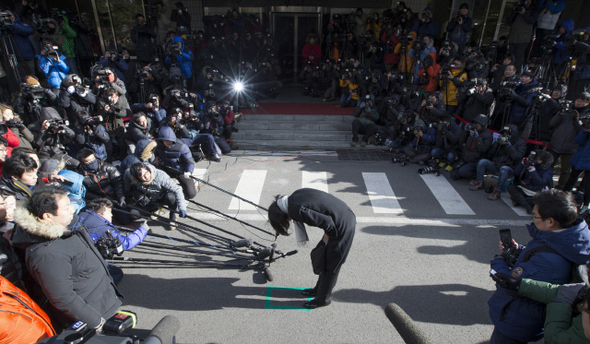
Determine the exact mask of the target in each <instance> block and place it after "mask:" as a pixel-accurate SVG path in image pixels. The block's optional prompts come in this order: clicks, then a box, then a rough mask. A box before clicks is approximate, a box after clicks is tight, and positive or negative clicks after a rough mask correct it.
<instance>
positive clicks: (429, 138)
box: [412, 127, 437, 153]
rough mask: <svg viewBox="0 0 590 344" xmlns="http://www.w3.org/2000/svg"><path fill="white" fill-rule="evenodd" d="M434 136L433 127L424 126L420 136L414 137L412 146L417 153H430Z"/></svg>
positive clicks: (434, 130)
mask: <svg viewBox="0 0 590 344" xmlns="http://www.w3.org/2000/svg"><path fill="white" fill-rule="evenodd" d="M436 136H437V135H436V128H435V127H428V128H425V129H424V131H423V135H422V137H421V138H419V139H418V137H414V139H413V140H412V147H414V148H416V151H417V152H419V153H430V151H431V150H432V148H434V144H435V143H436Z"/></svg>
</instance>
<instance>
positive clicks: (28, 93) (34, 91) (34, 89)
mask: <svg viewBox="0 0 590 344" xmlns="http://www.w3.org/2000/svg"><path fill="white" fill-rule="evenodd" d="M21 90H22V94H23V96H25V97H26V98H27V100H29V101H30V102H33V103H38V102H39V101H40V100H41V99H43V98H44V97H45V92H44V90H43V87H41V86H34V85H29V84H26V83H22V84H21Z"/></svg>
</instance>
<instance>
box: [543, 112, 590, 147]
mask: <svg viewBox="0 0 590 344" xmlns="http://www.w3.org/2000/svg"><path fill="white" fill-rule="evenodd" d="M578 112H579V113H580V116H581V117H583V116H584V115H587V114H588V113H590V107H586V108H584V109H583V110H582V109H578ZM578 118H579V117H578V114H576V113H575V112H574V111H568V112H559V113H558V114H557V115H555V116H553V118H551V121H549V126H551V129H552V131H553V133H552V134H551V141H549V149H550V150H552V151H554V152H555V153H558V154H567V153H575V152H576V150H577V149H578V144H577V143H576V142H575V141H574V138H575V137H576V135H577V134H578V132H580V130H582V125H581V124H580V121H579V120H578Z"/></svg>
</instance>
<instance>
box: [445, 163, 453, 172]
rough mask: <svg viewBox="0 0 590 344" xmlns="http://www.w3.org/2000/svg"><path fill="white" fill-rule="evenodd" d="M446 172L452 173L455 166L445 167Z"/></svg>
mask: <svg viewBox="0 0 590 344" xmlns="http://www.w3.org/2000/svg"><path fill="white" fill-rule="evenodd" d="M445 170H446V171H449V172H451V171H452V170H453V166H451V165H449V166H447V167H445Z"/></svg>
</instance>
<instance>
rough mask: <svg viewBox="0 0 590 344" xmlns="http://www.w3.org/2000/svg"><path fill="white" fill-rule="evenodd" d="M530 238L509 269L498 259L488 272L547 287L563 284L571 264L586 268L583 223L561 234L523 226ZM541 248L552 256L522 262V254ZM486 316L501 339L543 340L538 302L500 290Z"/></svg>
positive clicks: (587, 242) (587, 239)
mask: <svg viewBox="0 0 590 344" xmlns="http://www.w3.org/2000/svg"><path fill="white" fill-rule="evenodd" d="M527 229H528V231H529V235H530V236H531V237H532V238H533V239H532V240H531V241H529V243H528V244H527V245H526V248H525V249H524V250H523V251H522V252H521V253H520V255H519V256H518V259H517V260H516V263H515V264H514V267H513V268H510V267H509V266H508V264H507V263H506V261H504V259H502V258H496V259H494V260H492V261H491V267H492V269H494V270H496V271H497V272H502V273H506V274H510V275H512V276H513V277H515V278H519V279H521V278H530V279H534V280H538V281H544V282H549V283H559V284H563V283H566V282H567V281H568V280H569V279H570V276H571V269H572V264H586V263H587V261H588V254H589V253H590V231H588V226H587V225H586V222H584V220H581V219H579V220H577V221H576V222H575V224H574V225H573V226H571V227H570V228H567V229H565V230H563V231H561V232H555V231H551V232H542V231H540V230H538V229H537V228H536V227H535V226H534V225H533V224H530V225H527ZM541 246H549V247H550V248H552V249H553V250H555V251H557V253H558V254H555V253H552V252H537V253H536V254H534V255H532V256H531V257H530V259H529V261H527V262H524V257H525V255H526V253H527V252H528V251H530V250H532V249H535V248H537V247H541ZM488 305H489V309H490V310H489V314H490V319H491V320H492V323H493V324H494V325H495V326H496V329H497V330H498V331H500V332H501V333H502V334H503V335H505V336H508V337H510V338H514V339H516V340H519V341H523V342H530V341H537V340H539V339H541V337H542V336H543V319H544V315H545V306H544V305H543V304H542V303H541V302H538V301H534V300H531V299H529V298H527V297H523V296H519V295H518V294H517V292H515V291H514V292H513V291H510V290H506V289H503V288H500V287H497V288H496V291H495V292H494V294H493V295H492V297H491V298H490V300H489V301H488Z"/></svg>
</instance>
